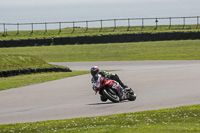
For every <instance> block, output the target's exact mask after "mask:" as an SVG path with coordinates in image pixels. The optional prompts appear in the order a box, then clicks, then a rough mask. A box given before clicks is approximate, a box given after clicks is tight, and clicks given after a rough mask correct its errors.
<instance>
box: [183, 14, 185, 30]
mask: <svg viewBox="0 0 200 133" xmlns="http://www.w3.org/2000/svg"><path fill="white" fill-rule="evenodd" d="M184 28H185V17H183V29H184Z"/></svg>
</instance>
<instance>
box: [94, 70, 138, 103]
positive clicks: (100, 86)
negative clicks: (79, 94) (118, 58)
mask: <svg viewBox="0 0 200 133" xmlns="http://www.w3.org/2000/svg"><path fill="white" fill-rule="evenodd" d="M97 76H98V77H97V80H96V82H95V83H93V87H94V90H95V91H96V93H97V92H99V94H100V95H102V96H103V97H105V98H106V99H109V100H110V101H112V102H114V103H117V102H120V101H122V99H121V97H120V95H119V94H118V93H119V91H118V90H119V89H120V88H121V86H120V84H119V83H118V82H117V81H115V80H111V79H105V78H104V77H103V76H101V75H100V74H98V75H97ZM123 93H125V94H126V97H127V98H126V100H129V101H135V99H136V94H135V93H134V92H133V90H132V89H131V88H129V89H123Z"/></svg>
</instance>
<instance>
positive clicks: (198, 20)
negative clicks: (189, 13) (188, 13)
mask: <svg viewBox="0 0 200 133" xmlns="http://www.w3.org/2000/svg"><path fill="white" fill-rule="evenodd" d="M198 27H199V16H197V27H196V29H198Z"/></svg>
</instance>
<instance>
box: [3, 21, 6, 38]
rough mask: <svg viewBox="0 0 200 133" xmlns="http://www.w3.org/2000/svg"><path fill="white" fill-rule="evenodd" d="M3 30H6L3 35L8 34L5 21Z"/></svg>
mask: <svg viewBox="0 0 200 133" xmlns="http://www.w3.org/2000/svg"><path fill="white" fill-rule="evenodd" d="M3 30H4V33H3V36H6V24H5V23H3Z"/></svg>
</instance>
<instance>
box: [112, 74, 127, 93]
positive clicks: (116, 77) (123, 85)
mask: <svg viewBox="0 0 200 133" xmlns="http://www.w3.org/2000/svg"><path fill="white" fill-rule="evenodd" d="M114 80H115V81H117V82H118V83H119V84H120V85H121V86H122V87H123V88H124V89H125V88H128V86H127V85H125V84H124V83H122V81H121V80H120V79H119V76H118V75H117V74H115V75H114Z"/></svg>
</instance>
